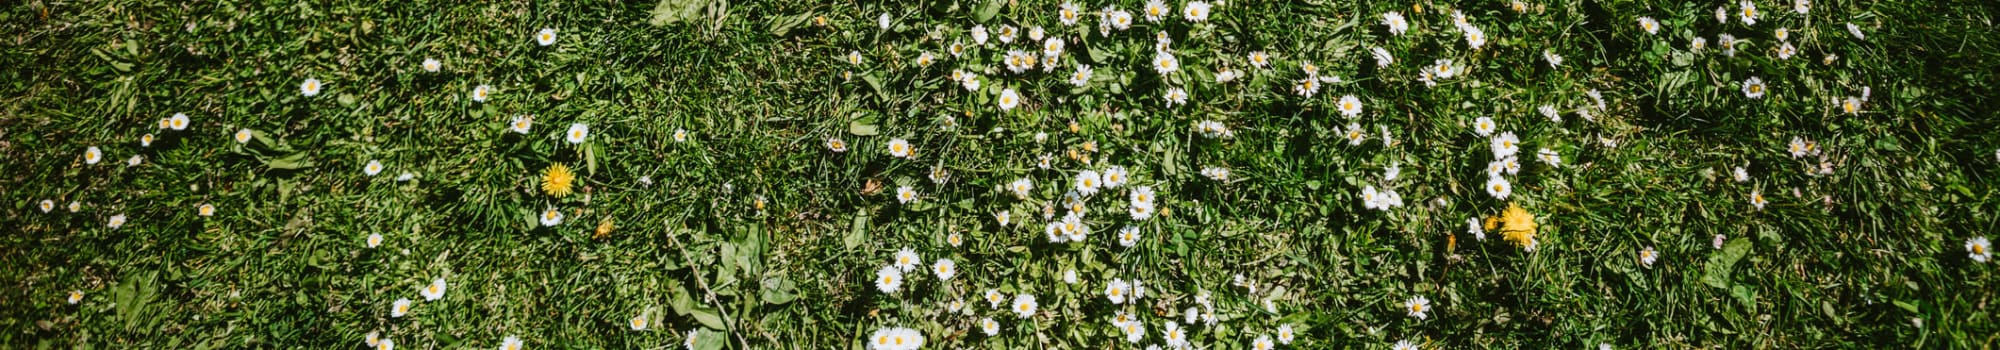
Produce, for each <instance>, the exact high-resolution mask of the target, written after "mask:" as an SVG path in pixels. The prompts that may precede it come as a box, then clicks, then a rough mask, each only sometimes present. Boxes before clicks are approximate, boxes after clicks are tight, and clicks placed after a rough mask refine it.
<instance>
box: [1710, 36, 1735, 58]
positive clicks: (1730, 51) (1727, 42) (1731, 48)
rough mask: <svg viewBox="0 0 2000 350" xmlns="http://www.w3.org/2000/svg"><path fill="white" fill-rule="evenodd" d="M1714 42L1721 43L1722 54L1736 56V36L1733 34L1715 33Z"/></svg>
mask: <svg viewBox="0 0 2000 350" xmlns="http://www.w3.org/2000/svg"><path fill="white" fill-rule="evenodd" d="M1715 44H1717V45H1722V55H1723V56H1729V57H1736V36H1735V35H1729V34H1716V35H1715Z"/></svg>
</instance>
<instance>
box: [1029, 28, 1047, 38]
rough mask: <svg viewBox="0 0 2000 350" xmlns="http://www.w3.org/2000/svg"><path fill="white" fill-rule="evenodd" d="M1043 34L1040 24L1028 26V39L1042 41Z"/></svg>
mask: <svg viewBox="0 0 2000 350" xmlns="http://www.w3.org/2000/svg"><path fill="white" fill-rule="evenodd" d="M1043 34H1044V33H1043V32H1042V26H1034V27H1029V28H1028V40H1030V41H1042V37H1043Z"/></svg>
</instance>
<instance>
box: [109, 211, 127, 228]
mask: <svg viewBox="0 0 2000 350" xmlns="http://www.w3.org/2000/svg"><path fill="white" fill-rule="evenodd" d="M105 226H108V227H111V229H113V230H116V229H118V228H119V227H123V226H125V214H118V215H112V216H111V222H109V223H106V224H105Z"/></svg>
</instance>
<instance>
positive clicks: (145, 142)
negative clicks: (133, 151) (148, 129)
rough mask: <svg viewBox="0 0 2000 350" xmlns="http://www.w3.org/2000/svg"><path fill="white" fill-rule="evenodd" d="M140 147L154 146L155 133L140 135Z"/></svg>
mask: <svg viewBox="0 0 2000 350" xmlns="http://www.w3.org/2000/svg"><path fill="white" fill-rule="evenodd" d="M139 147H153V134H145V135H141V136H139Z"/></svg>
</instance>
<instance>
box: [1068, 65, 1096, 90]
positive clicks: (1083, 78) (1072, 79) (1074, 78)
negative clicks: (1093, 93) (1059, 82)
mask: <svg viewBox="0 0 2000 350" xmlns="http://www.w3.org/2000/svg"><path fill="white" fill-rule="evenodd" d="M1090 75H1091V71H1090V65H1088V64H1079V65H1076V73H1070V75H1069V84H1070V85H1075V86H1076V87H1083V85H1084V84H1089V83H1090Z"/></svg>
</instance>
